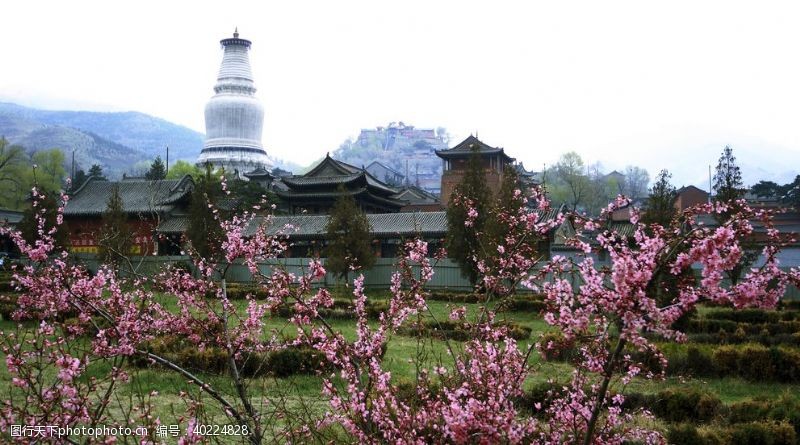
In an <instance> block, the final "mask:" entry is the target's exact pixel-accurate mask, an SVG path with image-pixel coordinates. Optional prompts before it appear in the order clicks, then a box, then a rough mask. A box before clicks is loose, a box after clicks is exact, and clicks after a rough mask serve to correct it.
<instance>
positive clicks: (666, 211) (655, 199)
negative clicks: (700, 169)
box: [642, 170, 678, 227]
mask: <svg viewBox="0 0 800 445" xmlns="http://www.w3.org/2000/svg"><path fill="white" fill-rule="evenodd" d="M670 178H672V173H670V172H669V171H668V170H661V171H660V172H658V175H657V176H656V182H655V183H654V184H653V187H652V188H651V189H650V196H649V198H648V200H647V211H645V212H644V215H642V222H644V223H645V224H653V223H655V224H660V225H661V226H662V227H668V226H669V223H670V221H672V218H673V217H674V216H675V214H676V212H677V209H676V208H675V198H676V197H677V196H678V192H677V190H676V189H675V186H673V185H672V184H671V183H670V182H669V180H670Z"/></svg>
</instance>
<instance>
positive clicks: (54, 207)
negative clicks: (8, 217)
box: [18, 192, 69, 250]
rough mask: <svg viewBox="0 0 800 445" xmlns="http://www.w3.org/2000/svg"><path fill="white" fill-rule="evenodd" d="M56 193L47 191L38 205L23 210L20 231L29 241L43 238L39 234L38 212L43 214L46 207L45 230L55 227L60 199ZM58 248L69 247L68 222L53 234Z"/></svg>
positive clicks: (46, 231) (32, 241) (64, 248)
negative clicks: (57, 198)
mask: <svg viewBox="0 0 800 445" xmlns="http://www.w3.org/2000/svg"><path fill="white" fill-rule="evenodd" d="M54 196H55V193H53V192H50V193H47V194H46V195H45V196H44V197H43V198H41V199H40V200H39V201H38V202H37V203H36V207H33V206H29V207H28V208H26V209H25V211H24V212H22V221H20V223H19V226H18V227H19V228H20V233H21V234H22V237H23V238H24V239H25V241H27V242H28V243H34V242H36V240H38V239H40V238H41V235H39V233H38V231H39V226H38V222H37V220H36V214H37V213H38V214H41V212H42V210H43V209H44V232H45V233H48V232H49V231H50V230H51V229H52V228H53V227H55V226H56V223H57V218H58V201H57V200H56V198H55V197H54ZM53 238H54V240H55V245H56V248H57V249H61V250H66V249H67V248H69V230H68V229H67V223H66V222H64V223H62V224H61V225H60V226H58V229H56V233H55V234H54V235H53Z"/></svg>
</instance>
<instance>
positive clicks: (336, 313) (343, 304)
mask: <svg viewBox="0 0 800 445" xmlns="http://www.w3.org/2000/svg"><path fill="white" fill-rule="evenodd" d="M364 309H365V310H366V312H367V317H368V318H373V319H376V318H378V316H379V315H380V314H381V312H385V311H386V310H387V309H389V304H388V303H387V302H386V301H383V300H379V301H370V300H367V304H366V305H365V307H364ZM272 313H273V314H275V315H278V316H281V317H286V318H288V317H291V316H292V315H294V305H293V304H291V305H290V304H282V305H280V306H278V307H277V308H275V309H274V310H273V312H272ZM317 313H319V315H320V316H321V317H322V318H325V319H329V320H330V319H337V320H353V319H355V318H356V312H355V308H354V307H353V302H352V301H351V300H338V299H337V300H333V306H332V307H329V308H320V309H318V310H317Z"/></svg>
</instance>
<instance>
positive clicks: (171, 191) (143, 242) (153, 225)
mask: <svg viewBox="0 0 800 445" xmlns="http://www.w3.org/2000/svg"><path fill="white" fill-rule="evenodd" d="M194 185H195V184H194V181H193V180H192V177H191V176H189V175H186V176H184V177H183V178H181V179H163V180H145V179H138V178H133V179H131V178H124V179H123V180H122V181H105V180H100V179H97V178H96V177H92V178H89V179H88V180H87V181H86V182H85V183H83V185H81V186H80V187H78V188H77V189H76V190H75V191H73V192H71V193H70V199H69V201H67V204H66V206H65V207H64V220H65V221H66V223H67V227H68V228H69V244H70V246H71V247H70V250H71V251H72V252H73V253H98V252H99V247H100V236H101V230H102V227H103V213H104V212H105V211H106V209H107V208H108V201H109V198H111V195H112V193H113V190H114V187H117V188H118V190H119V196H120V198H121V199H122V210H123V212H125V214H127V215H128V228H129V230H130V231H131V238H132V241H133V245H132V246H131V252H130V253H131V254H133V255H154V254H161V255H163V254H176V253H177V252H179V251H180V244H181V233H180V232H179V233H173V234H170V235H169V236H161V237H159V236H158V235H157V234H158V232H165V231H164V230H161V226H163V225H165V224H167V223H168V222H169V221H172V220H175V219H180V216H182V215H186V213H187V209H188V207H189V200H190V196H191V193H192V190H194ZM182 230H185V226H184V227H183V228H182Z"/></svg>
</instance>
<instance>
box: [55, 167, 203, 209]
mask: <svg viewBox="0 0 800 445" xmlns="http://www.w3.org/2000/svg"><path fill="white" fill-rule="evenodd" d="M114 184H117V185H119V194H120V197H121V198H122V206H123V209H124V210H125V212H126V213H152V212H155V213H163V212H167V211H169V210H171V209H172V208H173V207H174V204H175V203H176V202H177V201H178V200H180V199H181V198H183V197H185V196H187V195H189V194H190V193H191V191H192V189H193V188H194V182H193V181H192V178H191V176H189V175H186V176H184V177H183V178H181V179H164V180H160V181H150V180H143V179H123V180H122V181H118V182H113V181H100V180H97V179H94V178H90V179H89V180H88V181H86V182H85V183H84V184H83V185H82V186H81V187H80V188H79V189H78V190H76V191H75V192H73V193H72V194H71V195H72V196H70V199H69V201H68V202H67V205H66V207H65V208H64V215H67V216H78V215H100V214H102V213H103V212H104V211H105V210H106V207H107V206H108V199H109V198H110V197H111V192H112V188H113V186H114Z"/></svg>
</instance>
